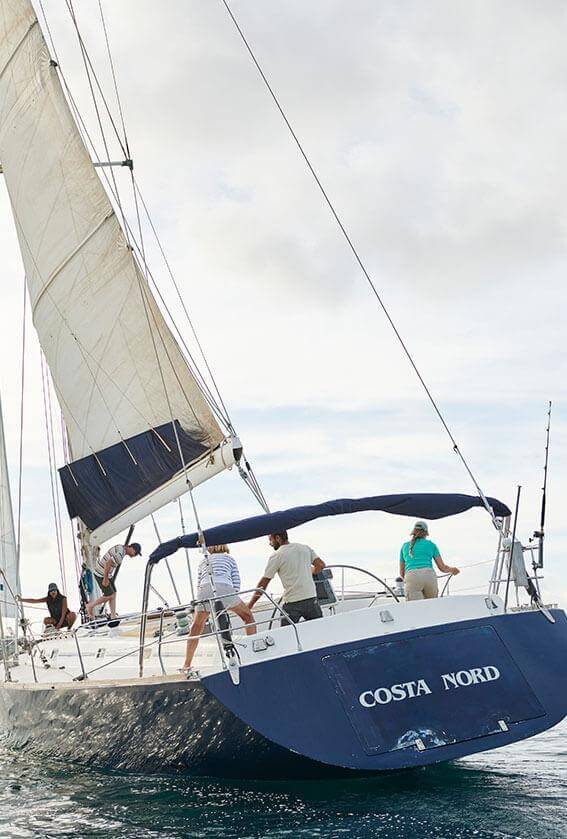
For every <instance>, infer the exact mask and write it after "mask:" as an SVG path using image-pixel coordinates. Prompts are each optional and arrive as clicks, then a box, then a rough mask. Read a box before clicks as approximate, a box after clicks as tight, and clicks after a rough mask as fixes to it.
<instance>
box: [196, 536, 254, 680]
mask: <svg viewBox="0 0 567 839" xmlns="http://www.w3.org/2000/svg"><path fill="white" fill-rule="evenodd" d="M207 551H208V553H209V556H206V557H204V558H203V559H202V561H201V564H200V565H199V569H198V571H197V600H201V601H205V602H203V603H199V604H198V605H197V606H196V608H195V616H194V618H193V623H192V624H191V630H190V632H189V640H188V641H187V651H186V653H185V663H184V665H183V668H182V672H183V673H186V674H187V675H192V673H193V671H192V670H191V663H192V661H193V656H194V655H195V650H196V649H197V645H198V643H199V636H200V635H201V634H202V632H203V629H204V628H205V623H206V621H207V617H208V616H209V612H210V609H211V607H210V603H207V602H206V601H207V600H209V601H211V600H212V601H213V602H214V603H218V602H219V601H220V603H221V604H222V608H223V609H229V610H230V611H231V612H234V613H235V614H236V615H238V617H239V618H240V619H241V621H242V622H243V623H244V627H245V632H246V634H247V635H255V634H256V624H255V622H254V616H253V615H252V612H251V611H250V609H249V608H248V606H246V605H245V604H244V603H243V602H242V600H241V599H240V597H238V592H239V591H240V574H239V571H238V566H237V564H236V561H235V560H234V558H233V557H232V556H231V555H230V553H229V547H228V545H211V546H210V547H209V548H207ZM211 575H212V578H213V579H212V584H211Z"/></svg>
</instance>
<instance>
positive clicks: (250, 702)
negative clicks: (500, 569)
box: [203, 610, 567, 772]
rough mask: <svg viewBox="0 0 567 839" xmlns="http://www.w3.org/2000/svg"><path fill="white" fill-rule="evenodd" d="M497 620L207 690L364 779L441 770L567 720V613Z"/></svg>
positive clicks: (211, 684)
mask: <svg viewBox="0 0 567 839" xmlns="http://www.w3.org/2000/svg"><path fill="white" fill-rule="evenodd" d="M553 616H554V618H555V623H553V624H552V623H550V622H549V621H548V620H546V618H545V617H544V615H543V614H541V613H540V612H522V613H513V614H508V615H499V616H493V617H487V618H483V619H478V620H472V621H463V622H461V623H452V624H448V625H445V626H436V627H429V628H425V629H419V630H414V631H411V632H404V633H399V634H390V635H388V636H386V637H384V636H383V635H382V636H379V637H375V638H367V639H364V640H363V641H358V642H355V643H348V644H341V645H337V646H333V647H327V648H325V649H324V650H316V651H312V652H304V653H301V654H294V655H291V656H286V657H284V658H280V659H275V660H272V661H266V662H264V663H262V664H261V665H253V666H248V667H243V668H242V669H241V681H240V684H239V685H238V686H236V685H234V684H232V682H231V680H230V679H229V677H228V675H227V674H226V673H219V674H215V675H213V676H209V677H207V678H205V679H204V680H203V682H204V684H205V686H206V687H207V689H208V690H209V691H210V692H211V693H212V694H213V695H214V696H215V697H216V698H217V699H218V700H219V701H220V702H221V703H222V704H223V705H224V706H225V707H227V708H229V709H230V710H231V711H232V712H233V713H234V714H235V715H236V716H237V717H239V718H240V719H241V720H243V721H244V722H245V723H247V724H248V725H249V726H251V727H252V728H253V729H254V730H255V731H256V732H258V733H260V734H262V735H263V736H264V737H265V738H266V739H269V740H270V741H272V742H274V743H276V744H278V745H280V746H282V747H283V748H285V749H288V750H290V751H292V752H296V753H299V754H301V755H303V756H304V757H306V758H310V759H311V760H315V761H319V762H320V763H323V764H325V765H327V766H335V767H341V768H343V769H350V770H355V771H359V772H360V771H362V772H375V771H383V770H392V769H401V768H410V767H418V766H424V765H427V764H430V763H438V762H441V761H446V760H454V759H455V758H459V757H463V756H465V755H469V754H473V753H476V752H481V751H485V750H487V749H493V748H497V747H498V746H504V745H507V744H509V743H512V742H514V741H516V740H522V739H525V738H526V737H531V736H533V735H534V734H537V733H538V732H540V731H544V730H545V729H547V728H551V727H552V726H554V725H556V724H557V723H558V722H559V721H560V720H561V719H562V718H563V717H564V716H565V715H566V714H567V617H566V615H565V613H564V612H563V611H561V610H555V611H554V612H553Z"/></svg>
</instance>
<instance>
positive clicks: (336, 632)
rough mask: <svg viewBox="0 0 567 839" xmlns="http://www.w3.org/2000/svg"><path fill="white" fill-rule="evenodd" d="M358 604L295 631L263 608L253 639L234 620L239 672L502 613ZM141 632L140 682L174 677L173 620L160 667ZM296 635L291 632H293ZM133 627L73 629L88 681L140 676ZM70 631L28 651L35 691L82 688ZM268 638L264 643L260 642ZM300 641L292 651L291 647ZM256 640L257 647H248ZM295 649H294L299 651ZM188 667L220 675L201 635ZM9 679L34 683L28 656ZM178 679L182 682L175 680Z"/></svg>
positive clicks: (470, 601)
mask: <svg viewBox="0 0 567 839" xmlns="http://www.w3.org/2000/svg"><path fill="white" fill-rule="evenodd" d="M369 602H370V600H364V599H357V600H354V601H353V600H350V601H349V600H346V601H341V602H339V603H337V604H335V606H333V607H331V609H329V607H325V608H324V610H323V612H324V617H323V618H321V619H319V620H314V621H309V622H303V621H302V622H300V623H299V624H296V627H295V629H294V627H279V626H276V625H274V626H273V627H272V628H268V623H267V621H268V620H269V617H270V613H271V610H270V612H268V611H267V610H265V609H264V610H262V611H261V612H260V613H259V614H257V615H256V619H257V620H258V621H259V620H260V619H264V623H263V624H262V625H260V626H259V628H258V633H257V634H256V635H255V636H246V635H245V634H244V632H243V630H242V629H239V628H238V624H239V621H238V620H237V619H235V620H234V621H233V632H232V635H233V641H234V643H235V645H236V647H237V650H238V653H239V656H240V659H241V666H242V667H247V666H252V665H254V664H257V663H259V662H261V661H266V660H267V659H277V658H280V657H282V656H287V655H293V654H297V653H298V652H300V649H301V651H308V650H315V649H323V648H325V647H329V646H334V645H336V644H343V643H348V642H353V641H360V640H363V639H365V638H375V637H380V636H382V637H383V636H387V635H392V634H395V633H400V632H406V631H410V630H415V629H420V628H422V627H423V628H426V627H431V626H438V625H447V624H451V623H456V622H458V621H463V620H472V619H476V618H485V617H488V616H489V615H498V614H503V613H504V605H503V602H502V600H501V598H499V597H487V596H485V595H457V596H451V597H444V598H439V599H436V600H421V601H414V602H410V603H406V602H404V601H400V602H399V603H396V602H395V601H394V600H393V599H392V598H384V599H381V600H376V601H375V603H374V605H372V606H370V607H369V606H368V603H369ZM149 626H150V627H151V628H150V629H149V630H148V631H147V633H146V643H145V648H144V678H145V679H152V680H153V679H156V678H157V679H158V680H159V679H164V678H166V677H171V676H174V675H176V674H178V671H179V669H180V668H181V666H182V664H183V660H184V656H185V645H186V642H187V636H186V635H184V636H178V635H177V634H176V632H177V628H176V623H175V620H174V619H172V618H168V619H167V620H165V621H164V627H163V641H162V645H161V661H162V663H163V668H164V669H165V676H164V673H163V671H162V664H160V659H159V655H158V652H159V645H158V638H157V637H153V636H154V632H155V631H157V630H158V622H155V621H153V622H151V624H149ZM295 630H297V634H296V631H295ZM138 633H139V623H138V622H136V621H131V622H128V623H126V624H121V625H120V626H119V627H116V628H114V629H108V628H107V627H102V628H99V629H96V630H85V629H83V628H79V629H78V630H77V639H78V642H79V646H80V650H81V657H82V660H83V665H84V668H85V671H86V672H87V676H88V683H89V684H90V685H91V686H93V685H95V684H100V685H101V686H102V685H103V684H105V683H108V682H109V681H112V682H115V681H117V680H118V681H122V680H126V681H132V680H133V679H138V678H139V664H138V657H139V634H138ZM74 636H75V633H72V632H70V633H63V634H61V635H59V636H55V637H53V638H49V639H46V640H44V641H41V642H40V643H39V644H38V645H37V646H35V647H34V662H35V671H36V678H37V683H39V684H40V685H53V686H58V685H75V686H77V687H78V686H79V685H81V684H83V685H84V682H81V681H76V679H77V678H78V677H80V676H81V674H82V669H81V663H80V660H79V657H78V653H77V642H76V640H75V637H74ZM266 639H267V644H266V643H265V642H266ZM298 641H299V646H298ZM254 642H256V643H254ZM299 647H300V648H299ZM193 666H194V668H196V669H197V670H198V671H199V672H200V674H201V675H208V674H211V673H215V672H218V671H220V670H221V669H223V662H222V659H221V653H220V649H219V641H218V639H217V637H215V636H209V637H204V638H202V640H201V641H200V643H199V646H198V648H197V652H196V654H195V658H194V660H193ZM11 675H12V680H13V681H14V682H17V683H19V684H22V683H31V684H35V680H34V675H33V670H32V667H31V663H30V657H29V655H28V654H21V655H20V656H19V664H18V666H16V667H13V668H12V671H11ZM179 678H184V677H183V676H181V675H180V676H179Z"/></svg>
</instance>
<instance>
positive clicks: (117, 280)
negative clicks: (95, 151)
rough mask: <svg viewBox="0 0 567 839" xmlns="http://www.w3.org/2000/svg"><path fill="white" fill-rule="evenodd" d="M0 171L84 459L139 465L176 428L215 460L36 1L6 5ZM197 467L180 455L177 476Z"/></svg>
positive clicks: (43, 333) (211, 437) (188, 380)
mask: <svg viewBox="0 0 567 839" xmlns="http://www.w3.org/2000/svg"><path fill="white" fill-rule="evenodd" d="M0 164H1V165H2V168H3V171H4V177H5V182H6V185H7V188H8V192H9V195H10V200H11V204H12V208H13V213H14V217H15V221H16V227H17V232H18V237H19V242H20V248H21V252H22V257H23V262H24V266H25V272H26V280H27V285H28V290H29V297H30V301H31V307H32V313H33V321H34V325H35V327H36V329H37V332H38V335H39V339H40V342H41V346H42V349H43V352H44V353H45V356H46V359H47V362H48V364H49V368H50V371H51V375H52V378H53V382H54V385H55V389H56V393H57V397H58V400H59V403H60V405H61V408H62V410H63V414H64V417H65V423H66V426H67V430H68V436H69V443H70V449H71V453H72V457H73V460H74V461H76V460H80V459H82V458H88V457H89V456H93V455H94V454H95V453H99V452H101V451H102V450H108V449H109V448H110V447H112V446H116V445H118V446H124V447H125V449H126V451H127V452H128V454H129V456H130V457H131V460H132V461H134V460H135V458H134V457H132V455H131V452H130V449H129V447H128V443H127V441H128V440H129V439H130V438H132V437H134V436H135V435H140V434H143V433H144V432H147V431H148V429H154V430H155V429H158V428H159V427H160V426H163V425H164V424H165V423H173V421H174V420H175V421H177V422H178V423H179V426H180V427H181V429H182V430H183V431H184V432H185V433H186V434H187V435H188V438H190V439H192V440H194V441H198V442H199V443H201V444H202V447H203V449H206V450H207V451H208V452H213V451H214V450H215V449H216V448H218V446H219V445H220V444H221V442H222V441H223V439H225V433H224V432H223V431H222V430H221V428H220V427H219V424H218V423H217V421H216V419H215V418H214V416H213V414H212V412H211V409H210V407H209V405H208V403H207V401H206V399H205V398H204V396H203V393H202V391H201V389H200V387H199V385H198V383H197V381H196V379H195V377H194V375H193V373H192V371H191V370H190V368H189V366H188V363H187V361H186V359H185V358H184V356H183V354H182V352H181V350H180V348H179V346H178V344H177V342H176V340H175V338H174V336H173V334H172V333H171V331H170V329H169V327H168V325H167V324H166V322H165V320H164V318H163V316H162V314H161V312H160V310H159V308H158V306H157V304H156V302H155V300H154V297H153V295H152V293H151V291H150V289H149V286H148V283H147V281H146V278H145V276H144V275H143V272H142V271H141V270H140V267H139V266H138V264H137V262H136V259H135V256H134V253H133V251H132V249H131V247H130V246H129V244H128V241H127V239H126V236H125V234H124V232H123V230H122V229H121V226H120V222H119V220H118V219H117V217H116V214H115V212H114V210H113V208H112V206H111V203H110V201H109V199H108V196H107V194H106V192H105V190H104V188H103V186H102V184H101V182H100V180H99V177H98V175H97V172H96V170H95V169H94V167H93V165H92V162H91V159H90V156H89V154H88V152H87V150H86V148H85V145H84V143H83V141H82V138H81V136H80V134H79V131H78V129H77V126H76V123H75V120H74V118H73V116H72V114H71V111H70V108H69V106H68V104H67V101H66V98H65V95H64V93H63V89H62V86H61V83H60V80H59V77H58V69H57V67H56V66H54V62H53V61H51V60H50V56H49V52H48V49H47V46H46V43H45V41H44V38H43V35H42V33H41V29H40V26H39V24H38V22H37V19H36V17H35V13H34V10H33V7H32V5H31V3H30V2H28V0H0ZM170 427H172V428H173V426H170ZM155 437H156V438H157V439H161V438H160V435H159V433H158V434H156V435H155ZM201 459H202V452H201ZM94 460H95V461H96V462H97V463H98V464H99V466H100V465H101V461H100V460H99V459H98V458H97V457H95V458H94ZM137 465H140V464H137ZM189 465H190V464H188V463H186V462H184V457H181V455H180V453H178V454H177V462H176V471H179V470H180V469H183V470H184V471H185V472H186V469H187V467H188V466H189ZM141 466H143V464H141ZM101 469H102V472H103V474H104V475H105V477H108V478H109V480H110V477H109V476H108V475H107V468H106V466H101ZM213 471H214V470H211V473H212V472H213ZM171 477H172V476H171V475H169V479H170V478H171ZM73 480H75V479H73ZM156 480H159V481H162V483H163V475H161V476H160V477H159V478H158V479H156ZM75 482H76V481H75ZM185 483H186V484H187V481H186V482H185ZM193 483H195V482H193ZM154 488H155V487H154ZM147 489H148V487H147V486H146V487H145V489H144V494H145V495H147V492H146V490H147ZM65 491H66V497H67V501H68V504H69V497H68V492H67V489H66V490H65ZM141 491H142V490H140V491H139V492H138V498H134V499H132V500H139V497H140V492H141ZM152 491H153V490H152ZM127 500H128V499H126V500H125V499H122V500H121V501H120V503H121V504H123V505H126V506H128V504H127V503H126V501H127ZM158 506H159V505H158ZM155 508H156V507H154V509H155ZM105 515H106V514H105ZM133 520H134V519H133Z"/></svg>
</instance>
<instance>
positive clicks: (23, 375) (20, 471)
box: [16, 275, 27, 589]
mask: <svg viewBox="0 0 567 839" xmlns="http://www.w3.org/2000/svg"><path fill="white" fill-rule="evenodd" d="M26 292H27V288H26V278H25V275H24V299H23V306H22V367H21V375H20V388H21V390H20V452H19V466H18V541H17V548H16V583H17V586H18V589H19V586H20V558H21V546H22V477H23V471H24V470H23V465H24V463H23V460H24V393H25V384H26V312H27V306H26V302H27V299H26Z"/></svg>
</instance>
